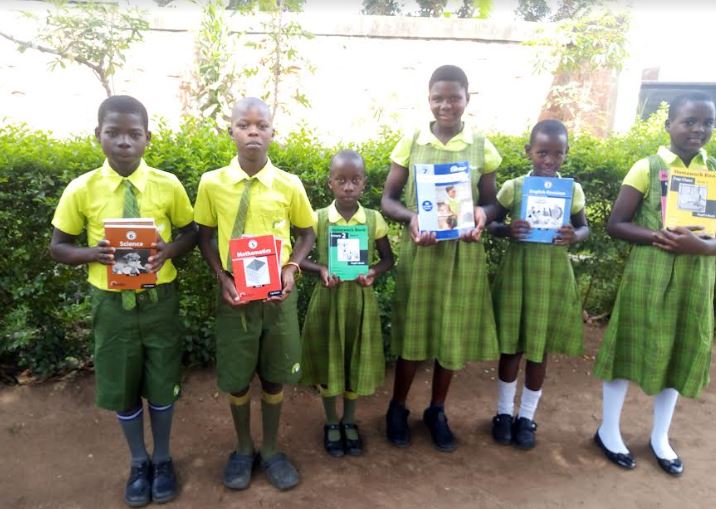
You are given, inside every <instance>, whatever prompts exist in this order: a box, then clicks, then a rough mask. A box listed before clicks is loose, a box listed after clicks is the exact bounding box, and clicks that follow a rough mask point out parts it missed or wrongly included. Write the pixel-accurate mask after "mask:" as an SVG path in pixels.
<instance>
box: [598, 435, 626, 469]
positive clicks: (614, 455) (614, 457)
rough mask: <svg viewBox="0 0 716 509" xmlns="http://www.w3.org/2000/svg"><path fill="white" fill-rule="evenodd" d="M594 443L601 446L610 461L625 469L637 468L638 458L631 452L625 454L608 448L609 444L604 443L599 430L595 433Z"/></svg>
mask: <svg viewBox="0 0 716 509" xmlns="http://www.w3.org/2000/svg"><path fill="white" fill-rule="evenodd" d="M594 443H595V444H597V446H599V448H600V449H601V450H602V452H603V453H604V456H606V457H607V459H608V460H609V461H611V462H612V463H614V464H615V465H617V466H619V467H621V468H623V469H625V470H634V469H635V468H636V460H635V459H634V457H633V456H632V455H631V454H623V453H621V452H612V451H610V450H609V449H607V446H606V445H604V442H602V439H601V437H600V436H599V430H597V432H596V433H595V434H594Z"/></svg>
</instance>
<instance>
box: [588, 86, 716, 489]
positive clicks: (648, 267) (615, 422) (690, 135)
mask: <svg viewBox="0 0 716 509" xmlns="http://www.w3.org/2000/svg"><path fill="white" fill-rule="evenodd" d="M715 119H716V108H715V107H714V100H713V98H712V97H710V96H708V95H705V94H701V93H691V94H686V95H682V96H679V97H677V98H675V99H674V100H673V101H672V102H671V104H670V105H669V116H668V119H667V120H666V124H665V127H666V131H667V132H668V133H669V138H670V140H671V144H670V147H669V148H668V149H667V148H666V147H663V146H662V147H660V148H659V151H658V152H657V154H655V155H653V156H650V157H648V158H645V159H641V160H639V161H637V162H636V164H634V166H632V168H631V170H629V173H628V174H627V176H626V177H625V178H624V182H623V185H622V187H621V190H620V191H619V196H617V200H616V202H614V208H613V209H612V214H611V216H610V217H609V222H608V224H607V231H608V232H609V234H610V235H611V236H612V237H615V238H617V239H622V240H626V241H627V242H630V243H632V244H633V246H632V248H631V253H630V254H629V259H628V260H627V264H626V267H625V268H624V275H623V276H622V281H621V285H620V287H619V292H618V294H617V298H616V301H615V303H614V310H613V311H612V316H611V319H610V321H609V327H608V328H607V331H606V333H605V334H604V339H603V341H602V344H601V346H600V348H599V354H598V355H597V360H596V365H595V368H594V374H595V375H596V376H597V377H599V378H601V379H603V380H604V385H603V400H602V402H603V406H602V423H601V425H600V426H599V429H598V430H597V433H596V434H595V435H594V441H595V442H596V443H597V445H598V446H599V447H600V448H601V449H602V451H603V452H604V454H605V456H606V457H607V458H608V459H609V460H610V461H612V462H613V463H615V464H617V465H618V466H620V467H622V468H626V469H632V468H634V467H635V466H636V462H635V460H634V457H633V456H632V455H631V453H630V452H629V449H627V446H626V445H625V444H624V441H623V440H622V436H621V431H620V428H619V420H620V417H621V411H622V406H623V404H624V398H625V397H626V393H627V389H628V387H629V381H632V382H635V383H637V384H638V385H639V386H640V387H641V388H642V390H643V391H644V392H645V393H646V394H648V395H650V396H654V420H653V427H652V430H651V438H650V448H651V451H652V454H653V455H654V456H655V458H656V460H657V462H658V464H659V466H660V467H661V468H662V469H663V470H664V471H666V472H667V473H668V474H671V475H681V473H683V471H684V465H683V462H682V461H681V459H680V458H679V456H678V455H677V454H676V452H675V451H674V450H673V449H672V447H671V444H670V442H669V427H670V425H671V418H672V416H673V414H674V409H675V407H676V400H677V399H678V395H679V394H681V395H683V396H687V397H690V398H695V397H697V396H698V395H699V394H700V393H701V391H702V390H703V388H704V387H705V386H706V385H707V384H708V382H709V369H710V367H711V346H712V343H713V332H714V311H713V299H714V278H715V276H716V263H715V260H714V258H713V257H714V256H715V255H716V239H713V238H709V237H704V236H702V235H700V234H699V228H696V227H689V228H682V227H678V228H664V225H663V222H662V210H661V204H662V193H663V192H664V191H666V185H662V180H663V178H662V176H668V175H669V174H670V173H671V172H672V171H676V170H679V169H681V170H683V169H685V168H689V169H691V170H701V171H716V160H715V159H714V158H712V157H709V156H708V155H707V154H706V151H705V150H704V149H703V146H704V145H706V143H708V141H709V140H710V139H711V134H712V132H713V128H714V121H715Z"/></svg>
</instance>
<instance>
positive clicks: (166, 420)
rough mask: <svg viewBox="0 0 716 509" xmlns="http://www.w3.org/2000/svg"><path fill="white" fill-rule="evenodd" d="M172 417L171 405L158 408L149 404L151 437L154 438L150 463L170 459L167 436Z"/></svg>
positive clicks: (170, 428)
mask: <svg viewBox="0 0 716 509" xmlns="http://www.w3.org/2000/svg"><path fill="white" fill-rule="evenodd" d="M173 417H174V405H173V404H170V405H164V406H158V405H153V404H152V403H149V418H150V419H151V421H152V437H153V438H154V452H153V453H152V462H153V463H155V464H157V463H162V462H164V461H168V460H170V459H171V454H170V453H169V436H170V434H171V431H172V418H173Z"/></svg>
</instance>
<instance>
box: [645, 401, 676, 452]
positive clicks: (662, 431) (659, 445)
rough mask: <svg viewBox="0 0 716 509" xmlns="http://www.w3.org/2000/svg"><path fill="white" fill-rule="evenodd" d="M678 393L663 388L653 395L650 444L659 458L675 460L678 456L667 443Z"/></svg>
mask: <svg viewBox="0 0 716 509" xmlns="http://www.w3.org/2000/svg"><path fill="white" fill-rule="evenodd" d="M677 399H679V393H678V392H677V391H676V389H664V390H663V391H661V392H660V393H659V394H657V395H656V396H654V425H653V427H652V428H651V446H652V447H653V448H654V452H655V453H656V455H657V456H658V457H660V458H663V459H667V460H675V459H676V458H677V457H678V456H677V454H676V453H675V452H674V450H673V449H672V448H671V445H670V444H669V427H670V426H671V418H672V417H673V416H674V409H675V408H676V400H677Z"/></svg>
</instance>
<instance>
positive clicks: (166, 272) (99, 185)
mask: <svg viewBox="0 0 716 509" xmlns="http://www.w3.org/2000/svg"><path fill="white" fill-rule="evenodd" d="M124 179H125V177H122V176H121V175H120V174H119V173H117V172H116V171H114V170H113V169H112V167H111V166H110V165H109V162H108V161H106V160H105V162H104V164H103V165H102V167H101V168H98V169H96V170H92V171H90V172H88V173H85V174H83V175H80V176H79V177H77V178H76V179H74V180H73V181H72V182H70V183H69V184H68V186H67V187H66V188H65V190H64V192H63V193H62V197H61V198H60V202H59V203H58V204H57V209H55V215H54V217H53V218H52V226H54V227H55V228H57V229H58V230H61V231H63V232H65V233H68V234H70V235H79V234H80V233H82V230H83V229H85V228H86V229H87V243H88V245H90V246H94V245H96V244H97V242H99V241H100V240H102V239H103V238H104V220H105V219H114V218H121V217H122V216H123V214H124V193H125V187H124V185H122V182H123V181H124ZM127 179H128V180H129V181H130V182H131V183H132V185H133V186H134V193H135V195H136V197H137V202H138V204H139V211H140V213H141V216H142V217H151V218H154V222H155V223H156V225H157V230H158V231H159V234H160V235H161V237H162V240H164V242H166V243H169V242H171V240H172V226H174V227H177V228H183V227H184V226H186V225H188V224H189V223H191V221H192V219H193V212H192V208H191V202H190V201H189V197H188V196H187V194H186V191H185V190H184V186H182V185H181V182H179V179H178V178H177V177H176V176H175V175H173V174H171V173H168V172H165V171H161V170H157V169H156V168H151V167H150V166H147V163H145V162H144V159H142V161H141V162H140V163H139V167H138V168H137V169H136V170H134V172H133V173H132V174H131V175H130V176H129V177H127ZM176 274H177V271H176V268H174V265H173V264H172V261H171V260H167V261H166V262H164V265H163V266H162V268H161V269H160V270H159V272H158V273H157V284H163V283H169V282H171V281H173V280H174V279H175V278H176ZM87 280H88V281H89V283H90V284H91V285H93V286H95V287H97V288H100V289H102V290H107V289H108V287H107V267H106V266H105V265H102V264H101V263H96V262H93V263H90V264H89V270H88V274H87ZM111 291H118V290H111Z"/></svg>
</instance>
